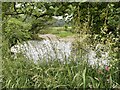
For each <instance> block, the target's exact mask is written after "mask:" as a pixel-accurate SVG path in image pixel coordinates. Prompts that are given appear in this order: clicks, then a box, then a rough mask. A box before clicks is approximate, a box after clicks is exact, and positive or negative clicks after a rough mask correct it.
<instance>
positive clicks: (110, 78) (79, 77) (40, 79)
mask: <svg viewBox="0 0 120 90" xmlns="http://www.w3.org/2000/svg"><path fill="white" fill-rule="evenodd" d="M116 68H117V66H112V67H111V69H110V71H108V72H107V71H106V70H105V69H99V68H92V67H91V66H89V65H88V64H87V63H86V62H85V61H81V60H78V62H74V61H70V63H69V64H68V63H65V64H63V63H60V62H58V61H53V62H49V64H46V63H41V64H34V63H33V62H32V61H28V60H26V59H25V58H23V57H19V58H17V59H16V60H13V59H12V58H9V59H5V60H4V67H3V69H4V70H3V75H4V77H3V88H49V89H55V88H113V87H114V88H118V87H120V86H119V84H118V83H119V80H118V77H119V76H118V75H119V74H118V69H116Z"/></svg>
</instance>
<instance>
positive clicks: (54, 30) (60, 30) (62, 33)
mask: <svg viewBox="0 0 120 90" xmlns="http://www.w3.org/2000/svg"><path fill="white" fill-rule="evenodd" d="M71 30H72V27H67V28H65V27H49V28H47V29H42V30H41V31H40V34H41V33H42V34H49V33H50V34H54V35H56V36H59V37H67V36H72V35H75V33H73V32H71Z"/></svg>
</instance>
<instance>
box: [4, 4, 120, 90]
mask: <svg viewBox="0 0 120 90" xmlns="http://www.w3.org/2000/svg"><path fill="white" fill-rule="evenodd" d="M2 12H3V13H2V20H3V59H4V61H5V65H4V71H3V72H4V73H3V74H4V79H3V80H4V83H3V85H4V87H7V88H10V87H13V88H14V87H19V88H20V87H24V88H25V87H47V88H57V87H68V88H70V87H76V88H77V87H82V88H112V87H113V88H116V87H118V86H119V84H120V83H119V78H117V77H119V72H120V71H119V68H118V67H119V59H120V57H119V56H120V53H119V51H120V50H119V47H120V3H119V2H117V3H115V2H106V3H103V2H94V3H93V2H84V3H82V2H79V3H78V2H77V3H75V2H72V3H70V2H49V3H48V2H39V3H35V2H4V3H2ZM53 16H63V19H64V20H65V23H66V25H65V26H64V28H65V31H63V33H60V34H59V30H58V31H57V34H59V36H67V34H69V35H72V34H73V33H74V34H75V35H77V36H78V37H77V40H76V42H77V44H76V45H77V46H76V47H77V48H81V47H82V48H83V47H85V48H86V47H87V46H92V48H93V49H94V47H95V46H96V44H98V43H100V44H103V45H106V46H107V47H109V48H107V49H106V50H109V51H110V56H111V57H112V58H111V59H112V61H113V62H111V63H112V64H111V65H112V66H110V67H111V69H110V72H107V71H104V70H103V71H101V70H99V69H94V70H93V69H92V68H91V67H87V65H84V64H83V62H82V64H83V65H81V64H80V63H79V64H80V65H76V64H74V63H72V62H71V63H70V64H69V65H61V64H60V65H58V66H57V64H58V62H57V63H56V62H55V63H52V64H51V65H48V66H47V65H46V66H45V67H44V66H41V65H40V66H36V65H35V64H33V63H32V64H28V62H27V63H26V62H25V61H24V58H18V60H13V58H12V57H10V48H11V46H13V45H15V44H17V43H21V42H22V41H26V40H28V39H37V34H39V33H40V34H41V33H43V32H44V30H46V31H47V29H48V27H50V26H52V25H53V23H55V20H54V19H53ZM66 18H67V19H66ZM69 26H71V27H72V29H70V30H69V29H68V27H69ZM46 31H45V32H46ZM52 31H53V34H55V33H56V30H55V31H54V30H52ZM68 31H69V32H68ZM47 32H51V31H49V30H48V31H47ZM81 38H85V41H84V42H82V43H81V42H79V41H80V39H81ZM8 57H9V58H8ZM30 65H31V66H30ZM81 66H83V67H81ZM80 68H81V69H80ZM79 69H80V70H81V71H80V70H79ZM28 71H29V72H28ZM99 71H100V72H99ZM26 72H28V73H26ZM95 73H97V74H95ZM104 84H105V85H104Z"/></svg>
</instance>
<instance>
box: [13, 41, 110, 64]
mask: <svg viewBox="0 0 120 90" xmlns="http://www.w3.org/2000/svg"><path fill="white" fill-rule="evenodd" d="M98 46H99V45H97V46H96V50H92V49H89V50H88V52H87V53H86V55H84V56H85V57H84V58H87V59H88V62H89V64H90V65H108V63H109V55H108V52H99V54H100V57H98V56H97V50H98V49H100V47H98ZM11 52H13V53H14V54H15V55H16V54H17V53H22V54H23V55H24V56H25V57H26V58H28V59H32V60H34V62H35V63H36V62H37V61H38V60H39V61H43V60H44V61H46V62H48V61H50V60H59V61H62V62H64V60H68V59H69V57H70V56H72V55H73V53H74V52H72V42H71V41H59V40H42V41H38V40H29V41H27V42H23V43H22V44H19V45H14V46H13V47H11ZM74 57H75V54H74Z"/></svg>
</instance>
